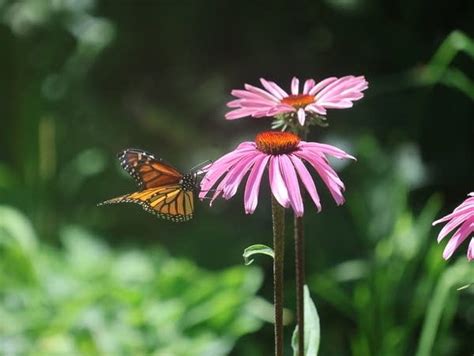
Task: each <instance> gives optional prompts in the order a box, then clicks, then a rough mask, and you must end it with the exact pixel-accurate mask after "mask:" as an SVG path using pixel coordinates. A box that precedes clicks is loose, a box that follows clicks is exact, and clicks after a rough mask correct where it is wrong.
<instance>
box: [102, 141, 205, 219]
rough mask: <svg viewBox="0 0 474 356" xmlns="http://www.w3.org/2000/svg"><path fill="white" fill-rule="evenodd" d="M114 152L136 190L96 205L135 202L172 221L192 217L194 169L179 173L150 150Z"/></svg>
mask: <svg viewBox="0 0 474 356" xmlns="http://www.w3.org/2000/svg"><path fill="white" fill-rule="evenodd" d="M117 156H118V159H119V161H120V165H121V166H122V168H123V169H124V170H125V171H126V172H127V173H128V174H130V175H131V176H132V177H133V178H134V179H135V181H136V182H137V184H138V188H139V189H140V190H139V191H137V192H134V193H130V194H125V195H122V196H120V197H117V198H113V199H110V200H106V201H104V202H102V203H100V204H99V205H104V204H116V203H136V204H140V205H141V206H142V208H143V209H144V210H146V211H148V212H150V213H152V214H155V215H157V216H158V217H160V218H163V219H167V220H171V221H174V222H181V221H188V220H190V219H191V218H192V217H193V212H194V192H195V191H196V189H197V187H196V183H197V176H198V173H197V172H196V171H194V170H191V173H188V174H182V173H180V172H179V171H178V170H177V169H176V168H174V167H172V166H170V165H169V164H166V163H164V162H163V161H162V160H161V159H156V158H155V157H154V156H153V155H152V154H150V153H148V152H145V151H142V150H139V149H134V148H129V149H126V150H124V151H122V152H120V153H119V154H118V155H117Z"/></svg>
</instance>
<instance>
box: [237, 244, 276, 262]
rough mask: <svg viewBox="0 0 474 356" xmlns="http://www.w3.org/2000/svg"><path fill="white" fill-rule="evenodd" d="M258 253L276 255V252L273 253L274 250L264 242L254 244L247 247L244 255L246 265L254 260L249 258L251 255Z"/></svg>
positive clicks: (272, 256)
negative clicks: (263, 243)
mask: <svg viewBox="0 0 474 356" xmlns="http://www.w3.org/2000/svg"><path fill="white" fill-rule="evenodd" d="M256 254H262V255H267V256H270V257H271V258H274V257H275V254H274V253H273V250H272V249H271V248H270V247H268V246H266V245H262V244H256V245H252V246H249V247H247V248H246V249H245V250H244V253H243V255H242V256H243V257H244V261H245V265H246V266H248V265H250V264H251V263H252V262H253V261H254V260H253V259H249V257H250V256H253V255H256Z"/></svg>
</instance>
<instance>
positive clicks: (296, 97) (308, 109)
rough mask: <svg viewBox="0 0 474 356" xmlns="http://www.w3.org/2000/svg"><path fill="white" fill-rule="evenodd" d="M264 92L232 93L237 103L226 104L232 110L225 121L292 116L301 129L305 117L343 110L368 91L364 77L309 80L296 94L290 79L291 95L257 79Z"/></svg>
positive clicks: (249, 87)
mask: <svg viewBox="0 0 474 356" xmlns="http://www.w3.org/2000/svg"><path fill="white" fill-rule="evenodd" d="M260 82H261V83H262V85H263V87H264V88H265V90H264V89H261V88H258V87H255V86H252V85H250V84H245V90H232V92H231V93H232V95H233V96H235V97H236V98H237V99H236V100H232V101H230V102H229V103H227V106H228V107H230V108H233V109H234V110H232V111H230V112H228V113H227V114H226V116H225V117H226V119H227V120H234V119H239V118H242V117H245V116H252V117H257V118H258V117H266V116H275V115H278V114H289V113H293V114H294V115H296V116H297V118H298V122H299V123H300V124H301V125H304V123H305V120H306V116H307V115H308V114H310V115H311V114H313V115H314V114H319V115H326V109H345V108H350V107H352V105H353V101H356V100H359V99H361V98H362V97H363V96H364V94H363V93H362V91H364V90H365V89H367V88H368V83H367V81H366V80H365V78H364V76H358V77H355V76H353V75H348V76H345V77H342V78H336V77H331V78H327V79H324V80H322V81H320V82H319V83H316V82H315V81H314V80H313V79H308V80H306V81H305V82H304V85H303V90H302V91H301V92H300V81H299V79H298V78H296V77H293V80H292V81H291V94H288V93H287V92H285V91H284V90H283V89H282V88H281V87H280V86H278V85H277V84H276V83H274V82H271V81H267V80H265V79H263V78H261V79H260Z"/></svg>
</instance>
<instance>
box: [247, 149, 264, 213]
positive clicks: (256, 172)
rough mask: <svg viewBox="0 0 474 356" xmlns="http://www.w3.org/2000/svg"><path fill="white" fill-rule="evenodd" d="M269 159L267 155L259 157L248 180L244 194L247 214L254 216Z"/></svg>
mask: <svg viewBox="0 0 474 356" xmlns="http://www.w3.org/2000/svg"><path fill="white" fill-rule="evenodd" d="M269 159H270V157H269V156H265V155H262V156H260V157H258V158H257V160H256V161H255V164H254V166H253V168H252V170H251V171H250V174H249V177H248V178H247V183H246V184H245V193H244V207H245V212H246V213H247V214H253V212H254V211H255V209H256V208H257V204H258V192H259V190H260V183H261V180H262V176H263V172H264V171H265V167H266V165H267V163H268V160H269Z"/></svg>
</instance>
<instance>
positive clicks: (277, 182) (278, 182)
mask: <svg viewBox="0 0 474 356" xmlns="http://www.w3.org/2000/svg"><path fill="white" fill-rule="evenodd" d="M268 173H269V174H268V176H269V181H270V188H271V191H272V193H273V196H274V197H275V199H276V200H277V201H278V203H280V205H281V206H283V207H285V208H288V207H289V206H290V199H289V198H288V190H287V188H286V185H285V182H284V180H283V177H282V175H281V171H280V165H279V163H278V156H270V163H269V165H268Z"/></svg>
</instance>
